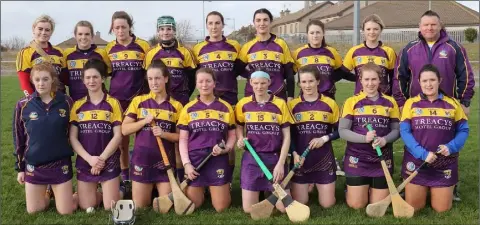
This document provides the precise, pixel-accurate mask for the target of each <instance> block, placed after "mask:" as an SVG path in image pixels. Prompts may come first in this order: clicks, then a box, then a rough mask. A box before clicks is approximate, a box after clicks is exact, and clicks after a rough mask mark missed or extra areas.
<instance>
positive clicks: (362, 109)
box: [357, 107, 365, 113]
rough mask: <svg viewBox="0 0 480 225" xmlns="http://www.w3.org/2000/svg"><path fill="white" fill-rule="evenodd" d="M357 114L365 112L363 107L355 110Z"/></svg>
mask: <svg viewBox="0 0 480 225" xmlns="http://www.w3.org/2000/svg"><path fill="white" fill-rule="evenodd" d="M357 112H359V113H364V112H365V108H364V107H360V108H358V109H357Z"/></svg>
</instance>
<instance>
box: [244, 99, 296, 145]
mask: <svg viewBox="0 0 480 225" xmlns="http://www.w3.org/2000/svg"><path fill="white" fill-rule="evenodd" d="M235 117H236V119H237V124H238V125H241V126H244V127H245V130H246V136H245V137H246V138H248V140H249V142H250V143H251V144H252V146H253V147H254V148H255V151H256V152H261V153H279V152H280V150H281V148H282V140H283V133H282V128H285V127H289V126H290V124H293V119H292V116H291V114H290V111H289V110H288V106H287V103H286V102H285V100H283V99H281V98H279V97H277V96H274V95H271V97H270V99H269V101H268V102H266V103H265V104H259V103H258V102H257V101H256V100H255V95H251V96H249V97H244V98H242V99H241V100H240V101H239V102H238V104H237V105H236V106H235Z"/></svg>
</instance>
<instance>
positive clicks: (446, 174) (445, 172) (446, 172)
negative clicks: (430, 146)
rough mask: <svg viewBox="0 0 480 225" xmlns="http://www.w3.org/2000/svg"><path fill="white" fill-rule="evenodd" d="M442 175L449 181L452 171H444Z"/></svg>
mask: <svg viewBox="0 0 480 225" xmlns="http://www.w3.org/2000/svg"><path fill="white" fill-rule="evenodd" d="M443 175H444V177H445V179H450V177H452V170H444V171H443Z"/></svg>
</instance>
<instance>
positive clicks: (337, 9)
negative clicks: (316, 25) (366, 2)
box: [314, 1, 353, 19]
mask: <svg viewBox="0 0 480 225" xmlns="http://www.w3.org/2000/svg"><path fill="white" fill-rule="evenodd" d="M351 7H353V1H343V2H338V3H337V4H334V5H331V6H329V7H326V8H323V9H321V10H320V11H319V12H318V14H319V15H320V16H317V17H315V18H314V19H323V18H328V17H332V16H336V15H337V14H339V13H342V12H343V11H345V10H347V9H349V8H351Z"/></svg>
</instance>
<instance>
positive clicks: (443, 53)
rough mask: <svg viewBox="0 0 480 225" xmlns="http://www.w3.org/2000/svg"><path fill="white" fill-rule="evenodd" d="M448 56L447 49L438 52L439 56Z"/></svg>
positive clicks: (443, 57)
mask: <svg viewBox="0 0 480 225" xmlns="http://www.w3.org/2000/svg"><path fill="white" fill-rule="evenodd" d="M447 56H448V55H447V51H445V49H444V50H442V51H440V53H438V58H441V59H445V58H447Z"/></svg>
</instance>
